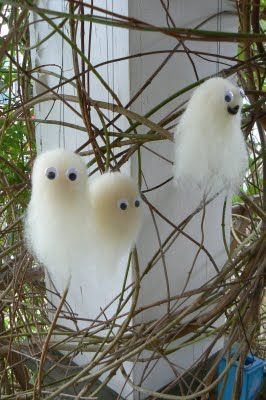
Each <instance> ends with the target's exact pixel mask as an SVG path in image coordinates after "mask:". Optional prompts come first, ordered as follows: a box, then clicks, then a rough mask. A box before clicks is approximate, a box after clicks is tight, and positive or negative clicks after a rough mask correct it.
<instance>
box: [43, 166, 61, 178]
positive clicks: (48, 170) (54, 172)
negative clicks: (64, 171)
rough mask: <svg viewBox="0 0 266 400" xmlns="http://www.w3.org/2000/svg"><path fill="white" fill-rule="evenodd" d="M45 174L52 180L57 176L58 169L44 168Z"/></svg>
mask: <svg viewBox="0 0 266 400" xmlns="http://www.w3.org/2000/svg"><path fill="white" fill-rule="evenodd" d="M45 176H46V177H47V178H48V179H50V180H51V181H52V180H54V179H56V178H57V177H58V171H57V169H56V168H55V167H49V168H46V170H45Z"/></svg>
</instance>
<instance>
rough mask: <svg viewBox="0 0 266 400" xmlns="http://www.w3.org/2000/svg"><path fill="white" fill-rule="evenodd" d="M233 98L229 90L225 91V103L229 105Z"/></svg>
mask: <svg viewBox="0 0 266 400" xmlns="http://www.w3.org/2000/svg"><path fill="white" fill-rule="evenodd" d="M233 98H234V94H233V92H232V91H231V90H227V91H226V93H225V96H224V100H225V101H226V103H230V102H231V101H232V100H233Z"/></svg>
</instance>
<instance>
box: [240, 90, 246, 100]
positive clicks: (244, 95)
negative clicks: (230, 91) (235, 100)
mask: <svg viewBox="0 0 266 400" xmlns="http://www.w3.org/2000/svg"><path fill="white" fill-rule="evenodd" d="M239 94H240V96H241V97H242V98H244V97H246V93H245V90H244V89H242V88H240V89H239Z"/></svg>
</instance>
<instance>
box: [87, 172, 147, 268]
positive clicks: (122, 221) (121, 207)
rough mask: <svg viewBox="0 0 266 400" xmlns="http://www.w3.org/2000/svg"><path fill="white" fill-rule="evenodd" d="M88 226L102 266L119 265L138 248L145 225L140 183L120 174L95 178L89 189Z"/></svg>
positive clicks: (109, 174)
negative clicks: (120, 260) (137, 243)
mask: <svg viewBox="0 0 266 400" xmlns="http://www.w3.org/2000/svg"><path fill="white" fill-rule="evenodd" d="M88 197H89V200H88V205H89V225H90V230H91V232H92V233H91V237H92V242H91V244H93V247H94V251H95V254H96V255H97V256H96V257H97V259H98V263H99V262H104V263H106V262H108V263H109V264H111V263H113V264H116V263H117V262H118V261H119V259H120V258H121V257H122V256H123V255H125V254H126V252H128V251H129V250H130V249H131V248H132V246H133V245H134V244H135V241H136V238H137V235H138V232H139V230H140V227H141V223H142V201H141V198H140V194H139V190H138V186H137V183H136V182H135V181H134V180H133V179H132V178H131V177H129V176H127V175H124V174H121V173H120V172H108V173H105V174H103V175H100V176H98V177H96V178H95V179H94V180H93V181H92V182H91V183H90V186H89V191H88Z"/></svg>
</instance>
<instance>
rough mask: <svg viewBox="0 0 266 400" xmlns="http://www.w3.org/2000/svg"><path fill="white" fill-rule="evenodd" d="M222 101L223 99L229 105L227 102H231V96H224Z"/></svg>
mask: <svg viewBox="0 0 266 400" xmlns="http://www.w3.org/2000/svg"><path fill="white" fill-rule="evenodd" d="M224 99H225V101H226V102H227V103H229V102H230V101H231V96H230V94H226V95H225V97H224Z"/></svg>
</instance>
